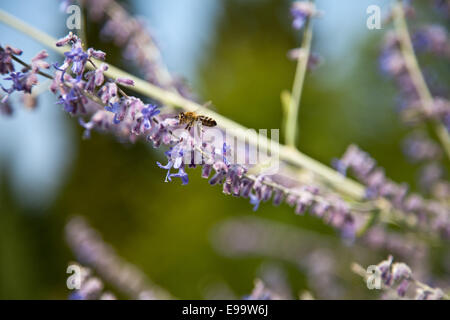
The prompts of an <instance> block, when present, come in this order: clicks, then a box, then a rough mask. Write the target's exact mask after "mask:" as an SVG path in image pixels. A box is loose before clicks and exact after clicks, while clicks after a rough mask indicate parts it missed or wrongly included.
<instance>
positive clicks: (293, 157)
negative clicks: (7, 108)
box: [0, 9, 365, 200]
mask: <svg viewBox="0 0 450 320" xmlns="http://www.w3.org/2000/svg"><path fill="white" fill-rule="evenodd" d="M0 22H3V23H4V24H6V25H9V26H10V27H12V28H15V29H17V30H19V31H21V32H22V33H24V34H26V35H28V36H30V37H31V38H33V39H34V40H36V41H38V42H40V43H41V44H43V45H45V46H47V47H48V48H50V49H53V50H55V51H57V52H59V53H61V54H63V53H64V52H66V51H69V50H70V48H69V47H67V46H66V47H56V46H55V42H56V39H54V38H52V37H50V36H49V35H47V34H46V33H44V32H42V31H39V30H36V29H35V28H34V27H32V26H30V25H28V24H26V23H25V22H23V21H21V20H19V19H17V18H16V17H14V16H11V15H9V14H8V13H6V12H4V11H3V10H1V9H0ZM94 62H96V63H100V61H96V60H94ZM87 67H88V68H92V66H90V65H89V64H87ZM105 75H106V76H107V77H109V78H113V79H117V78H119V77H120V78H128V79H131V80H133V81H134V86H132V87H128V88H129V89H131V90H134V91H135V92H137V93H140V94H142V95H144V96H147V97H150V98H152V99H156V100H158V101H160V102H161V103H163V104H167V105H173V106H177V107H180V108H183V109H184V110H187V111H196V110H201V112H202V113H203V114H205V115H206V116H209V117H211V118H214V119H215V120H216V121H217V123H218V126H219V127H221V128H223V129H226V130H227V133H229V134H231V135H232V136H236V137H242V133H243V132H245V133H246V138H247V141H248V143H250V144H252V145H255V146H259V148H260V150H261V151H262V152H267V151H271V152H272V155H273V156H274V157H277V156H279V158H280V159H281V160H284V161H286V162H288V163H290V164H292V165H294V166H297V167H302V168H305V169H307V170H310V171H312V172H313V173H314V174H315V175H316V176H317V177H319V178H320V179H321V180H322V181H325V182H326V183H328V184H330V185H332V186H333V187H334V188H335V189H336V190H338V191H340V192H342V193H344V194H346V195H348V196H350V197H352V198H355V199H357V200H360V199H363V198H364V190H365V188H364V187H363V186H362V185H361V184H359V183H357V182H355V181H354V180H352V179H349V178H346V177H344V176H342V175H341V174H339V173H338V172H336V171H335V170H333V169H331V168H330V167H328V166H326V165H324V164H322V163H320V162H319V161H317V160H314V159H312V158H311V157H309V156H307V155H305V154H303V153H301V152H300V151H298V150H295V149H293V148H292V147H289V146H285V145H281V144H279V143H278V142H276V141H274V140H270V139H268V138H267V137H265V136H264V135H259V134H257V133H256V132H254V131H247V130H248V129H247V128H246V127H244V126H242V125H240V124H238V123H236V122H234V121H232V120H230V119H228V118H226V117H223V116H221V115H220V114H217V113H215V112H213V111H211V110H209V109H206V108H204V107H203V106H202V105H200V104H198V103H196V102H193V101H190V100H188V99H186V98H184V97H182V96H180V95H179V94H177V93H174V92H171V91H167V90H164V89H161V88H159V87H157V86H154V85H152V84H150V83H148V82H146V81H144V80H142V79H139V78H137V77H135V76H133V75H131V74H129V73H127V72H125V71H122V70H120V69H118V68H116V67H114V66H111V65H109V69H108V70H107V71H106V72H105ZM275 150H278V154H274V153H275Z"/></svg>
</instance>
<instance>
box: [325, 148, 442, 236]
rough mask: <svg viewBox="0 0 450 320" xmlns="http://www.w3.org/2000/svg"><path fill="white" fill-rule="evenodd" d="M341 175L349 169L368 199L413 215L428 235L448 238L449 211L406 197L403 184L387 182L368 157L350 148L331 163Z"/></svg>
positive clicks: (413, 197)
mask: <svg viewBox="0 0 450 320" xmlns="http://www.w3.org/2000/svg"><path fill="white" fill-rule="evenodd" d="M334 164H335V166H337V167H339V168H340V170H341V171H346V170H347V169H351V171H352V173H353V174H354V175H355V176H356V177H357V178H358V180H360V181H361V182H362V183H364V184H365V185H366V187H367V192H366V195H367V196H368V197H369V198H378V197H384V198H385V199H387V200H389V201H390V202H391V203H392V205H393V207H395V208H397V209H400V210H402V211H404V213H405V214H407V213H409V212H411V213H414V214H415V215H416V218H417V220H416V224H417V225H418V226H419V227H420V228H422V229H423V230H428V232H434V231H438V232H439V233H440V234H441V236H442V237H444V238H448V237H450V211H449V210H448V207H446V206H445V204H440V203H438V202H436V201H430V200H428V201H427V200H425V199H423V198H422V197H421V196H420V195H418V194H409V195H408V193H407V191H408V187H407V185H405V184H401V185H399V184H396V183H395V182H393V181H392V180H390V179H388V178H387V177H386V176H385V174H384V170H383V169H382V168H378V167H377V166H376V162H375V160H374V159H372V158H371V157H370V155H369V154H367V153H366V152H363V151H362V150H360V149H359V148H358V147H357V146H355V145H351V146H349V147H348V149H347V151H346V152H345V154H344V155H343V157H342V158H341V160H337V161H335V162H334Z"/></svg>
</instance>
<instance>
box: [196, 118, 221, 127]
mask: <svg viewBox="0 0 450 320" xmlns="http://www.w3.org/2000/svg"><path fill="white" fill-rule="evenodd" d="M198 119H199V120H200V121H201V122H202V124H203V125H204V126H207V127H215V126H216V125H217V122H216V120H214V119H212V118H209V117H205V116H199V117H198Z"/></svg>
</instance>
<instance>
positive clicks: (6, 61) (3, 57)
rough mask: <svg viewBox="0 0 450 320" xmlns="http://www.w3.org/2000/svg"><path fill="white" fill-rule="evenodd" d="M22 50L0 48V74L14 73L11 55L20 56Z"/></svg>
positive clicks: (7, 47) (8, 47)
mask: <svg viewBox="0 0 450 320" xmlns="http://www.w3.org/2000/svg"><path fill="white" fill-rule="evenodd" d="M21 54H22V50H20V49H16V48H13V47H10V46H6V47H5V48H4V49H3V47H1V46H0V74H7V73H10V72H13V71H14V65H13V63H12V58H11V56H12V55H16V56H20V55H21Z"/></svg>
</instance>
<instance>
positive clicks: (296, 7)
mask: <svg viewBox="0 0 450 320" xmlns="http://www.w3.org/2000/svg"><path fill="white" fill-rule="evenodd" d="M315 13H316V12H315V8H314V4H313V3H312V2H300V1H296V2H294V3H293V4H292V6H291V15H292V18H293V21H292V27H293V28H294V29H297V30H300V29H301V28H302V27H303V26H304V25H305V23H306V21H307V19H308V18H309V17H311V16H313V15H314V14H315Z"/></svg>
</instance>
